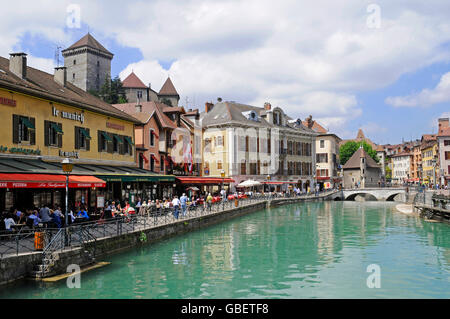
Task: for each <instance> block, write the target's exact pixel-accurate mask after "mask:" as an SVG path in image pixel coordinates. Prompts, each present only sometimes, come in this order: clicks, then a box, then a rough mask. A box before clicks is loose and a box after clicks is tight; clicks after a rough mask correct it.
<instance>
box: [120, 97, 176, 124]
mask: <svg viewBox="0 0 450 319" xmlns="http://www.w3.org/2000/svg"><path fill="white" fill-rule="evenodd" d="M140 105H141V106H142V112H136V103H123V104H114V105H113V106H114V107H116V108H118V109H119V110H122V111H124V112H125V113H128V114H130V115H133V116H134V117H136V114H139V113H145V114H153V113H155V114H156V115H157V117H158V120H159V122H160V123H161V126H162V127H163V128H171V129H176V128H177V125H176V124H175V123H174V122H173V121H172V120H171V119H169V118H168V117H167V115H165V114H164V112H163V111H162V110H163V109H164V107H167V105H165V104H163V103H159V102H154V101H151V102H142V103H141V104H140ZM141 116H142V115H138V117H139V118H141ZM142 117H145V116H142Z"/></svg>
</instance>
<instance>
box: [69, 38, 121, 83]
mask: <svg viewBox="0 0 450 319" xmlns="http://www.w3.org/2000/svg"><path fill="white" fill-rule="evenodd" d="M61 53H62V55H63V57H64V66H65V67H66V70H67V81H68V82H70V83H72V84H73V85H75V86H77V87H79V88H80V89H82V90H84V91H86V92H89V91H91V90H93V91H99V90H100V88H101V87H102V85H103V84H104V83H105V81H106V79H110V78H111V60H112V58H113V56H114V55H113V54H112V53H111V52H109V51H108V50H107V49H106V48H105V47H104V46H103V45H101V44H100V43H99V42H98V41H97V40H96V39H94V37H93V36H92V35H91V34H90V33H88V34H86V35H85V36H84V37H82V38H81V39H80V40H78V41H77V42H75V43H74V44H72V45H71V46H70V47H68V48H67V49H65V50H63V51H62V52H61Z"/></svg>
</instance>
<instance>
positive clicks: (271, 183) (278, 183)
mask: <svg viewBox="0 0 450 319" xmlns="http://www.w3.org/2000/svg"><path fill="white" fill-rule="evenodd" d="M262 183H263V184H268V185H283V184H298V182H293V181H290V182H286V181H273V182H262Z"/></svg>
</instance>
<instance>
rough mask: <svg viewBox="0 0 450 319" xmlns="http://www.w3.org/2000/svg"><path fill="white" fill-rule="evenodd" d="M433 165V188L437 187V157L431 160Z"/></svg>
mask: <svg viewBox="0 0 450 319" xmlns="http://www.w3.org/2000/svg"><path fill="white" fill-rule="evenodd" d="M431 164H433V188H434V187H436V156H435V157H433V159H432V160H431Z"/></svg>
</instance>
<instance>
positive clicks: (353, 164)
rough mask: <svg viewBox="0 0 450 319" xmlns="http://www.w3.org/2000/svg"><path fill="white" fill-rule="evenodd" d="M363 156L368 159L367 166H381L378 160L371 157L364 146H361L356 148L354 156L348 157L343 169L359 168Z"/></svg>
mask: <svg viewBox="0 0 450 319" xmlns="http://www.w3.org/2000/svg"><path fill="white" fill-rule="evenodd" d="M361 157H363V158H365V159H366V165H367V167H376V168H379V167H380V165H378V164H377V162H375V160H374V159H373V158H372V157H370V155H369V154H367V152H366V151H365V150H364V148H362V147H360V148H358V149H357V150H356V152H355V153H353V155H352V157H350V158H349V159H348V161H347V163H345V165H344V166H343V169H349V168H359V167H360V159H361Z"/></svg>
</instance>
